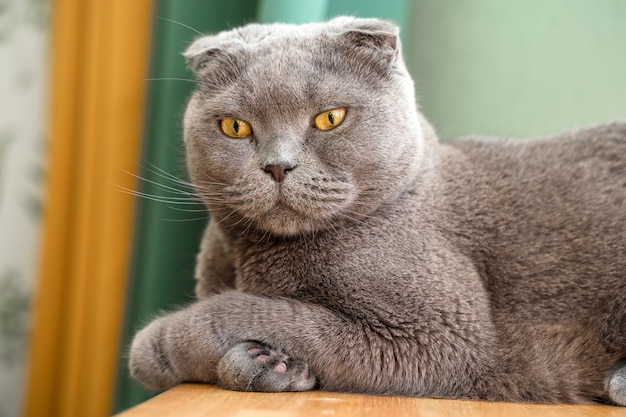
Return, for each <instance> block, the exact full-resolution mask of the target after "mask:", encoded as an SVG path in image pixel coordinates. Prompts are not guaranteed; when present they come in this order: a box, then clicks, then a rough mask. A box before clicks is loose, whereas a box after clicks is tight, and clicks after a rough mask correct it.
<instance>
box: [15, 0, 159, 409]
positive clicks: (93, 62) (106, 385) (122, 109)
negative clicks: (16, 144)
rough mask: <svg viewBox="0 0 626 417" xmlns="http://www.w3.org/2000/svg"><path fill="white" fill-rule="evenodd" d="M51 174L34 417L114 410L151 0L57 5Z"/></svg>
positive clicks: (34, 348)
mask: <svg viewBox="0 0 626 417" xmlns="http://www.w3.org/2000/svg"><path fill="white" fill-rule="evenodd" d="M52 3H53V9H52V16H53V20H52V47H51V51H52V55H51V61H52V63H51V68H52V73H51V80H50V85H51V100H50V129H49V167H48V168H49V169H48V173H49V175H48V183H47V196H46V200H45V207H46V209H45V216H44V232H43V233H44V236H43V251H42V252H43V254H42V261H41V274H40V279H39V282H38V291H37V296H36V300H35V319H34V329H33V333H32V334H33V336H32V339H31V348H30V370H29V374H28V379H27V380H28V385H27V387H26V392H27V395H26V404H25V415H26V416H28V417H38V416H41V417H43V416H46V417H49V416H63V417H70V416H81V417H83V416H90V417H98V416H107V415H110V413H111V406H112V397H113V392H114V384H115V372H116V365H117V357H118V354H119V352H118V351H119V346H120V341H119V340H120V329H121V324H122V320H123V305H124V301H125V289H126V276H127V269H128V261H129V253H130V250H131V240H132V236H131V230H132V221H133V210H134V200H133V197H132V196H130V195H127V194H125V193H123V192H120V190H119V189H120V187H123V188H129V189H131V188H134V186H135V181H134V178H133V176H132V173H134V172H136V171H137V163H138V158H139V150H140V138H141V121H142V117H143V104H144V93H145V86H146V82H145V78H146V76H145V74H146V73H147V63H148V55H149V38H150V36H149V35H150V33H149V32H150V27H149V26H150V22H151V20H152V3H151V1H150V0H132V1H127V0H90V1H83V0H55V1H53V2H52Z"/></svg>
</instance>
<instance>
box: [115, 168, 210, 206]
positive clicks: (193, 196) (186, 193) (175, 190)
mask: <svg viewBox="0 0 626 417" xmlns="http://www.w3.org/2000/svg"><path fill="white" fill-rule="evenodd" d="M124 172H126V173H127V174H129V175H131V176H133V177H135V178H137V179H139V180H141V181H143V182H145V183H148V184H153V185H156V186H157V187H159V188H162V189H164V190H167V191H171V192H173V193H176V194H181V195H184V196H187V197H189V198H190V199H195V200H199V199H200V198H199V197H198V195H197V194H196V193H194V192H191V191H185V190H181V189H179V188H174V187H170V186H169V185H165V184H161V183H160V182H157V181H153V180H149V179H147V178H143V177H141V176H139V175H136V174H133V173H132V172H128V171H124Z"/></svg>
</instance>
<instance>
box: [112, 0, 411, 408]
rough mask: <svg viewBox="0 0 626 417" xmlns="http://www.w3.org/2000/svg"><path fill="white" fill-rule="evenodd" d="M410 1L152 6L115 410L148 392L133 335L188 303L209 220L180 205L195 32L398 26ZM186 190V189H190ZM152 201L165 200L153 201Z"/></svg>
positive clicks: (191, 1)
mask: <svg viewBox="0 0 626 417" xmlns="http://www.w3.org/2000/svg"><path fill="white" fill-rule="evenodd" d="M409 6H410V2H409V0H386V1H385V2H384V3H383V2H380V1H378V0H374V1H372V0H367V1H363V0H359V1H357V0H333V1H330V0H311V1H302V0H228V1H217V0H213V1H207V0H157V1H156V4H155V16H154V23H153V53H152V62H151V70H150V74H149V76H148V77H149V78H148V80H147V82H148V83H149V93H148V97H147V101H148V105H147V108H148V110H147V115H146V128H145V137H144V151H143V157H142V162H141V171H142V173H141V177H142V178H143V180H142V181H141V184H142V185H141V190H140V192H141V193H143V194H145V195H146V197H145V198H142V199H140V204H139V208H138V211H137V216H136V230H135V242H134V250H133V256H132V257H133V261H132V262H133V264H132V266H131V274H130V277H129V288H128V301H127V307H126V323H125V327H124V333H123V340H122V346H121V349H120V363H119V372H118V382H117V387H116V401H115V404H114V407H113V408H114V410H115V412H118V411H121V410H124V409H126V408H128V407H130V406H132V405H135V404H137V403H139V402H141V401H143V400H145V399H147V398H149V397H150V396H152V395H153V393H151V392H149V391H147V390H145V389H144V388H142V387H141V386H140V385H139V384H137V383H136V382H134V381H133V380H131V379H130V378H129V377H128V368H127V364H126V362H127V354H126V353H127V351H128V346H129V344H130V342H131V340H132V336H133V335H134V334H135V332H136V331H137V330H139V329H140V328H141V327H142V326H144V325H145V324H147V322H149V321H150V319H151V318H153V317H154V316H155V315H157V314H158V313H159V312H160V311H164V310H172V309H175V308H177V307H179V306H181V305H184V304H186V303H189V302H190V301H191V300H193V287H194V279H193V270H194V262H195V255H196V252H197V251H198V246H199V243H200V237H201V234H202V232H203V229H204V227H205V225H206V223H207V219H208V218H207V215H206V213H205V212H204V211H202V207H201V206H200V205H193V204H188V203H189V202H188V201H181V200H179V199H180V198H184V195H183V194H180V193H178V192H175V191H174V190H173V189H178V190H182V191H185V189H184V188H185V187H184V186H183V185H182V184H181V183H180V182H179V181H178V180H177V179H175V178H180V179H185V170H184V155H183V151H182V139H181V117H182V114H183V111H184V107H185V102H186V99H187V97H188V96H189V94H190V92H191V89H192V87H193V83H192V82H190V81H189V80H191V79H192V75H191V74H190V73H189V72H188V71H187V69H186V68H185V64H184V60H183V58H182V56H181V53H182V52H183V51H184V49H185V47H186V46H187V45H189V43H190V42H191V41H192V40H193V39H194V38H196V37H198V36H199V33H198V32H200V33H213V32H218V31H221V30H224V29H228V28H231V27H236V26H240V25H242V24H245V23H249V22H253V21H259V22H275V21H282V22H288V23H304V22H310V21H319V20H325V19H327V18H330V17H333V16H337V15H343V14H349V15H355V16H361V17H382V18H387V19H392V20H394V21H396V22H398V23H399V24H403V23H405V22H404V19H405V18H406V16H407V15H408V14H409V13H408V12H409ZM187 191H188V190H187ZM150 196H153V197H155V198H156V199H160V200H163V201H154V200H153V199H151V198H152V197H150Z"/></svg>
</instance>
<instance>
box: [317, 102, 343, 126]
mask: <svg viewBox="0 0 626 417" xmlns="http://www.w3.org/2000/svg"><path fill="white" fill-rule="evenodd" d="M345 117H346V108H345V107H337V108H336V109H332V110H326V111H325V112H322V113H320V114H318V115H317V116H315V127H316V128H318V129H319V130H330V129H334V128H336V127H337V126H339V125H340V124H341V122H343V119H345Z"/></svg>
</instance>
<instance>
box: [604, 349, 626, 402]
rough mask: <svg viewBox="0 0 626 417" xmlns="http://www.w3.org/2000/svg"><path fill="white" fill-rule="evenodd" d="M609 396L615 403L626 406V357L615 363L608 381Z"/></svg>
mask: <svg viewBox="0 0 626 417" xmlns="http://www.w3.org/2000/svg"><path fill="white" fill-rule="evenodd" d="M607 392H608V394H609V398H610V399H611V401H613V402H614V403H615V404H619V405H623V406H626V359H622V360H621V361H619V362H618V363H617V365H615V368H613V372H612V373H611V375H610V376H609V379H608V382H607Z"/></svg>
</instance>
